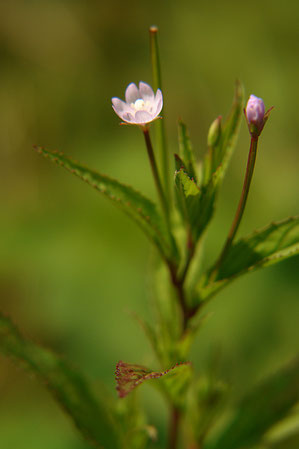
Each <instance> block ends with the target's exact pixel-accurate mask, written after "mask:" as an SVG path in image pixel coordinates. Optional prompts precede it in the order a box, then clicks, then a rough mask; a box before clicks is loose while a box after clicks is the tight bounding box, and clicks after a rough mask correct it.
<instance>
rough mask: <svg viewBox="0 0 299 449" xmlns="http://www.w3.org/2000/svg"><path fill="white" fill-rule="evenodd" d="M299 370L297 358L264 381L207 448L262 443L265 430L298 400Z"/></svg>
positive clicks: (238, 448)
mask: <svg viewBox="0 0 299 449" xmlns="http://www.w3.org/2000/svg"><path fill="white" fill-rule="evenodd" d="M298 373H299V359H296V360H294V361H293V362H292V363H291V364H290V365H289V366H287V367H286V368H284V369H283V370H281V371H279V372H278V373H276V374H274V375H272V376H270V377H269V378H268V379H266V380H265V381H263V382H262V383H260V384H259V385H258V386H257V387H256V388H255V389H253V390H252V391H251V392H250V393H249V394H248V395H247V396H246V397H245V398H244V399H243V400H242V401H241V402H240V404H239V405H238V406H237V407H236V409H235V411H234V412H233V414H232V417H231V419H230V421H229V423H228V425H227V426H226V427H225V429H224V430H223V431H222V432H221V433H220V435H219V436H218V438H217V440H216V441H214V442H213V443H211V444H207V445H206V446H204V449H241V448H242V449H246V448H250V447H253V446H254V445H256V444H260V443H261V442H262V438H263V436H264V434H265V432H266V431H268V430H269V429H270V428H271V427H272V426H274V425H275V424H276V423H278V422H279V421H280V420H282V419H283V418H285V416H287V414H288V413H289V412H290V410H291V409H292V407H294V405H295V404H296V403H297V402H298V400H299V376H298ZM274 447H275V446H274Z"/></svg>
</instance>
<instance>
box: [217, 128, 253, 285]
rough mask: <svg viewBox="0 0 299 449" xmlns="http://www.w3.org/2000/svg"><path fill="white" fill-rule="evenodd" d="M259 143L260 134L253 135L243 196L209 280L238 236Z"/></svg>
mask: <svg viewBox="0 0 299 449" xmlns="http://www.w3.org/2000/svg"><path fill="white" fill-rule="evenodd" d="M257 144H258V136H252V137H251V142H250V149H249V156H248V161H247V168H246V175H245V179H244V184H243V189H242V193H241V198H240V201H239V204H238V208H237V211H236V215H235V218H234V221H233V223H232V225H231V228H230V231H229V234H228V237H227V239H226V242H225V245H224V247H223V250H222V252H221V254H220V257H219V259H218V260H217V262H216V263H215V265H214V268H213V270H212V272H211V275H210V278H209V280H210V281H212V280H214V279H215V277H216V275H217V272H218V269H219V267H220V265H221V264H222V262H223V260H224V259H225V257H226V256H227V253H228V251H229V249H230V247H231V245H232V243H233V240H234V238H235V236H236V233H237V231H238V228H239V225H240V222H241V220H242V217H243V213H244V210H245V206H246V202H247V198H248V193H249V189H250V184H251V180H252V175H253V171H254V166H255V160H256V153H257Z"/></svg>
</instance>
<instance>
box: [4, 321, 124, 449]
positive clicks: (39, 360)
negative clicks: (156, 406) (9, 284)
mask: <svg viewBox="0 0 299 449" xmlns="http://www.w3.org/2000/svg"><path fill="white" fill-rule="evenodd" d="M0 351H1V352H2V353H4V354H6V355H7V356H10V357H13V358H14V360H15V361H16V363H22V364H23V365H24V366H25V368H27V369H28V370H29V371H30V372H32V373H34V374H35V375H36V376H37V377H38V378H39V379H40V380H42V381H43V382H44V383H45V385H46V386H47V388H48V389H49V391H50V392H51V394H52V395H53V396H54V397H55V399H56V400H57V401H58V402H59V403H60V405H61V407H62V408H63V409H64V410H65V412H66V413H67V414H68V415H69V416H70V417H71V418H72V420H73V422H74V423H75V425H76V427H77V428H78V429H79V431H80V432H81V433H82V435H83V436H84V437H85V438H86V439H87V440H88V441H90V442H91V443H92V444H93V445H94V446H95V447H97V448H105V449H118V448H119V449H120V443H119V440H118V436H117V433H116V428H115V426H114V422H113V420H112V416H111V414H110V410H109V408H108V404H105V401H104V399H103V400H102V401H99V400H97V399H96V397H95V396H94V394H93V393H92V391H91V388H90V386H89V385H88V383H87V381H86V380H85V378H84V376H82V375H81V374H80V373H79V372H78V371H77V370H75V369H74V368H73V367H71V366H69V364H68V363H67V362H66V361H65V360H63V359H62V358H60V357H58V356H57V355H55V354H54V353H53V352H51V351H49V350H48V349H45V348H43V347H41V346H39V345H37V344H35V343H33V342H32V341H30V340H28V339H25V338H23V337H22V335H21V334H20V332H19V331H18V329H17V328H16V327H15V326H14V325H13V324H12V323H11V321H10V320H9V319H8V318H6V317H4V316H3V315H1V314H0Z"/></svg>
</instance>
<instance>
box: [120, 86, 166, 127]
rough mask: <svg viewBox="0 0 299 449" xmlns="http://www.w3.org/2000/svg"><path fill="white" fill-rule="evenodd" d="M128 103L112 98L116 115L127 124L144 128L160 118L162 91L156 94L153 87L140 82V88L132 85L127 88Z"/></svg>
mask: <svg viewBox="0 0 299 449" xmlns="http://www.w3.org/2000/svg"><path fill="white" fill-rule="evenodd" d="M125 98H126V101H122V100H120V99H119V98H117V97H113V98H112V107H113V109H114V111H115V112H116V114H117V115H118V116H119V117H120V118H121V119H122V120H123V121H124V122H126V123H129V124H131V125H139V126H144V125H146V124H147V123H150V122H152V121H153V120H155V119H156V118H158V116H159V114H160V112H161V109H162V107H163V96H162V92H161V90H160V89H158V90H157V92H156V94H155V93H154V91H153V89H152V88H151V86H149V85H148V84H146V83H143V82H142V81H140V83H139V88H138V87H137V86H136V84H134V83H131V84H129V85H128V87H127V88H126V92H125Z"/></svg>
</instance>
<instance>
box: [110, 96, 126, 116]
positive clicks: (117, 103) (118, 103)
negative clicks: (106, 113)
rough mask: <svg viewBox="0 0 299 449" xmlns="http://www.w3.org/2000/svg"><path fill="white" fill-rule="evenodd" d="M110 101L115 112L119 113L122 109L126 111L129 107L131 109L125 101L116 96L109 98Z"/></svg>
mask: <svg viewBox="0 0 299 449" xmlns="http://www.w3.org/2000/svg"><path fill="white" fill-rule="evenodd" d="M111 101H112V104H113V109H114V110H115V112H116V113H117V114H119V113H120V112H122V111H128V110H129V109H131V108H130V106H129V105H127V103H125V102H124V101H122V100H120V99H119V98H117V97H113V98H112V99H111Z"/></svg>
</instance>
